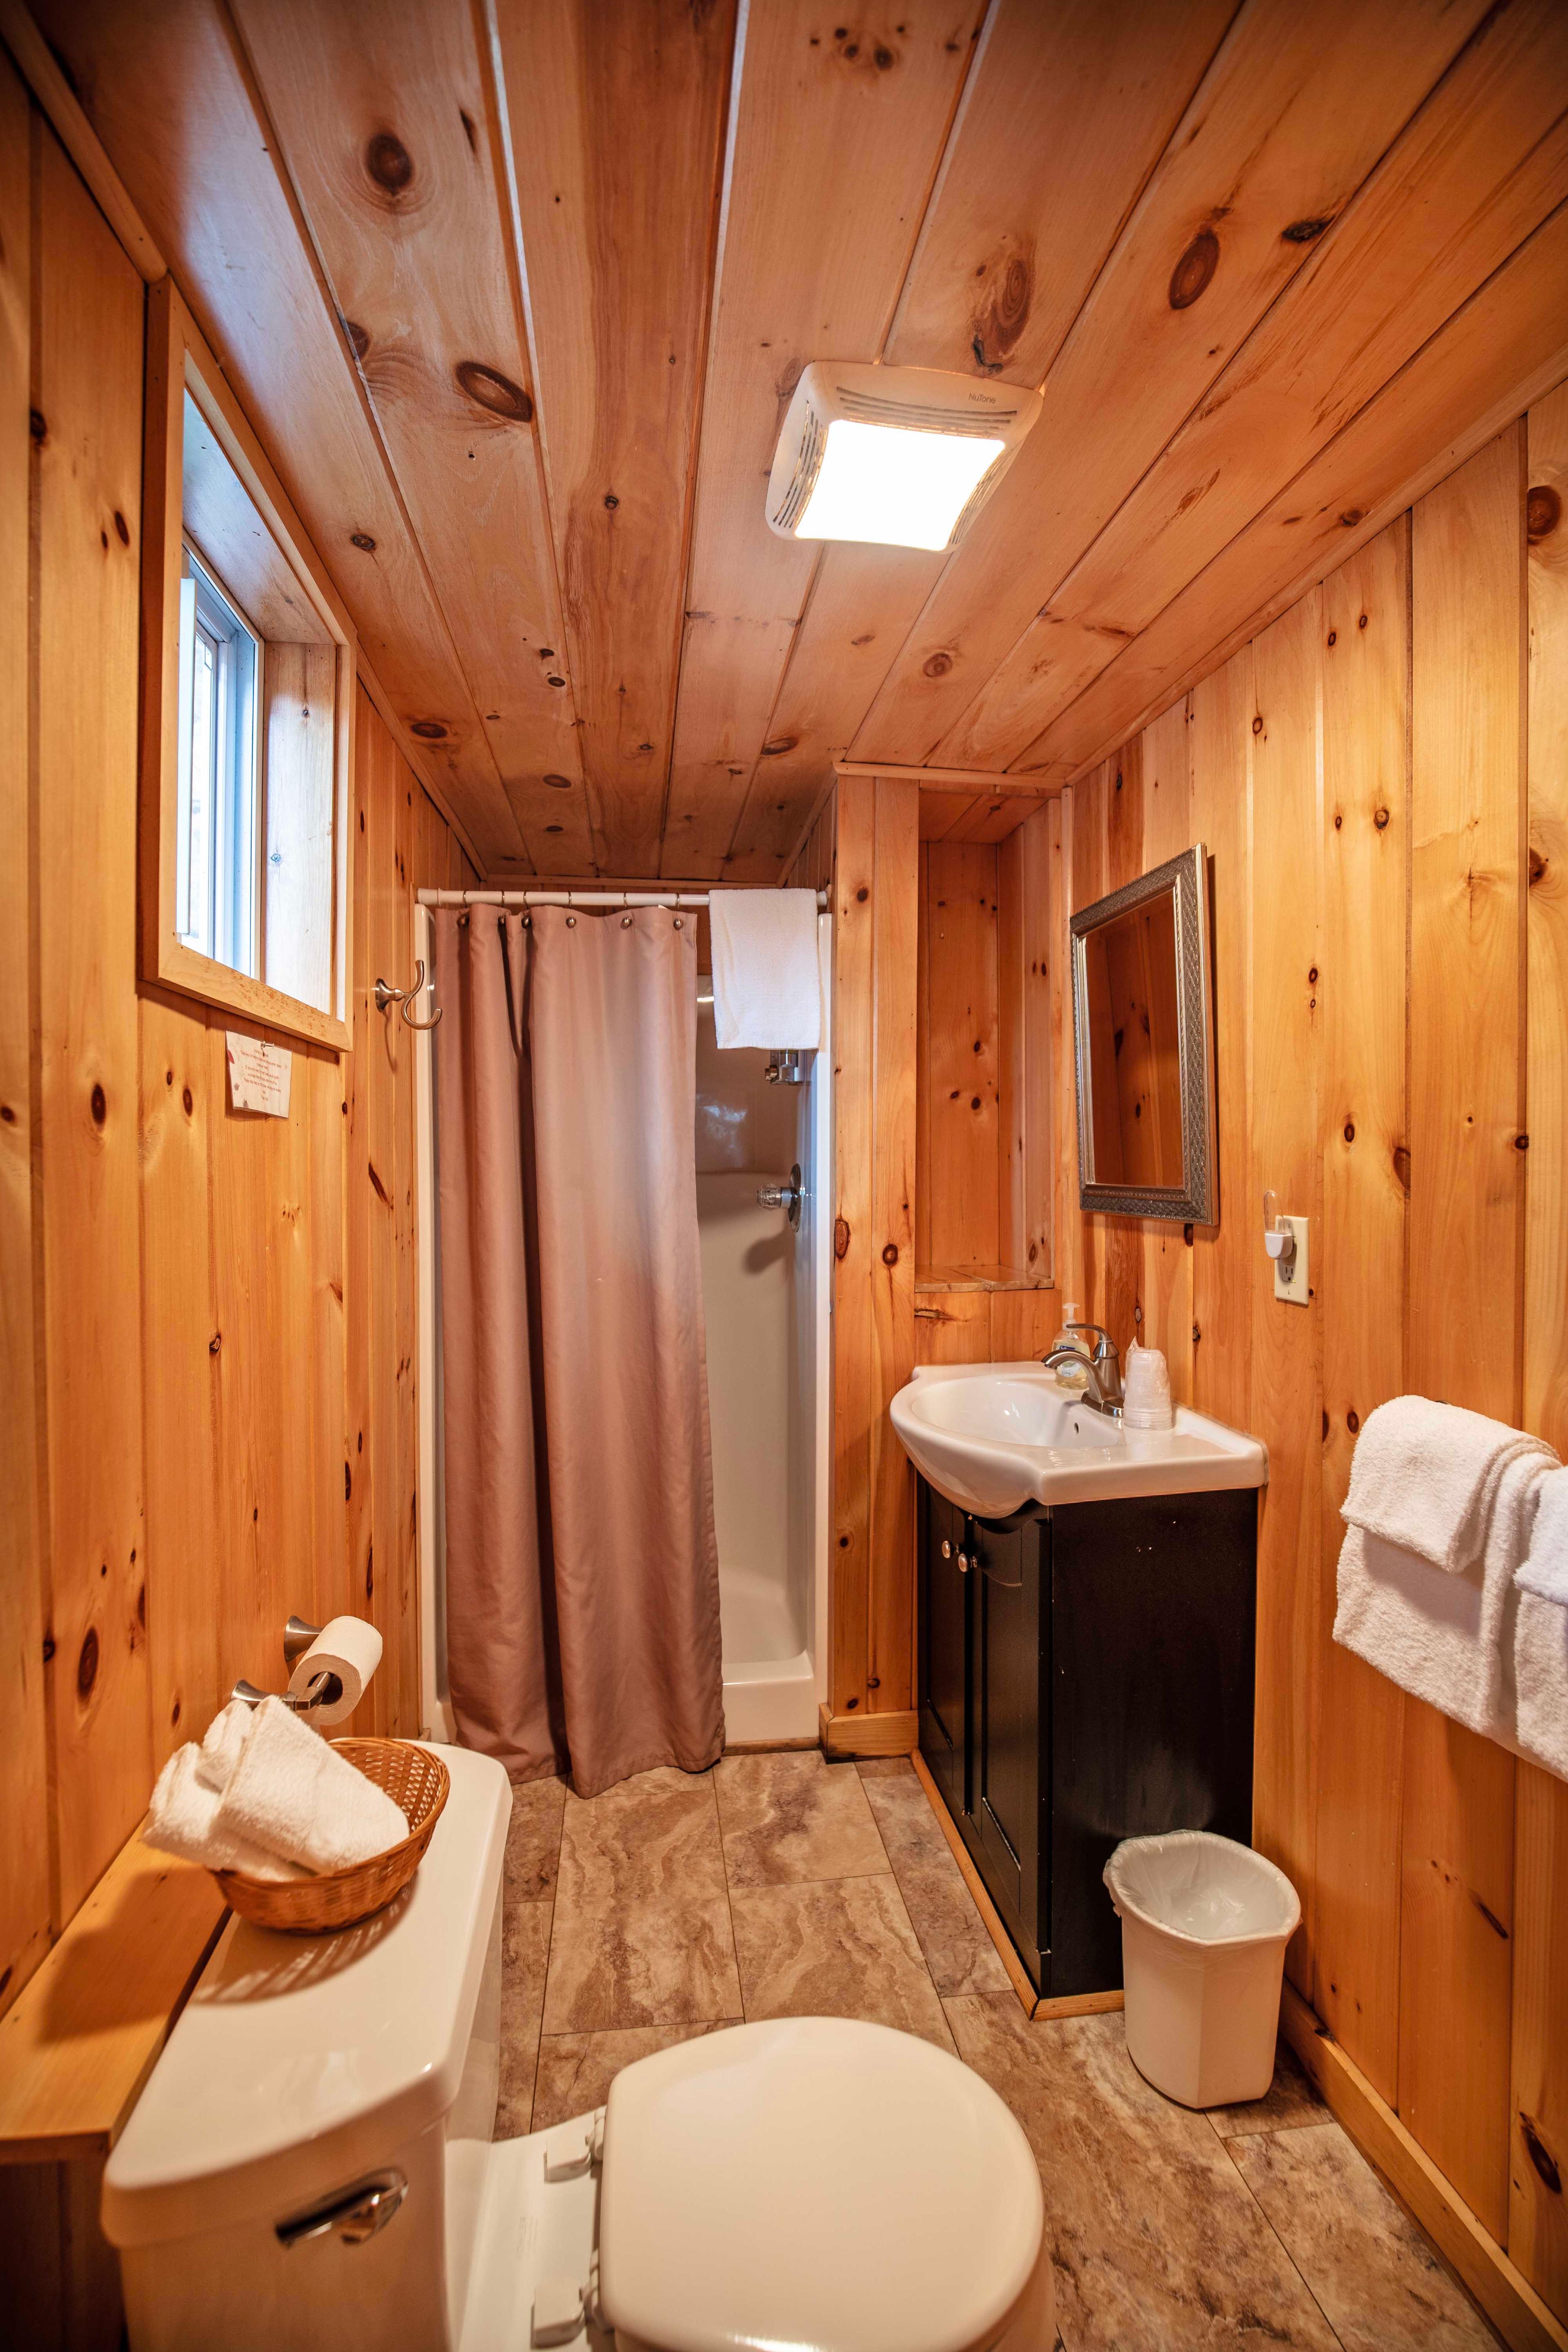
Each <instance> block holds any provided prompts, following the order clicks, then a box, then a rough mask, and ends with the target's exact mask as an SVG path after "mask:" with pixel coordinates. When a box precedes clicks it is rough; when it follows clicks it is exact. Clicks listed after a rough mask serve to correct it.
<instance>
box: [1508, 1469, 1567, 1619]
mask: <svg viewBox="0 0 1568 2352" xmlns="http://www.w3.org/2000/svg"><path fill="white" fill-rule="evenodd" d="M1518 1583H1519V1589H1520V1591H1521V1592H1529V1593H1533V1594H1534V1596H1535V1598H1536V1599H1537V1600H1538V1601H1554V1602H1555V1603H1556V1605H1557V1607H1558V1608H1559V1609H1568V1470H1554V1471H1552V1473H1551V1475H1549V1476H1548V1477H1546V1478H1543V1479H1542V1482H1541V1502H1540V1505H1539V1507H1538V1508H1537V1510H1536V1514H1535V1528H1534V1532H1533V1533H1532V1534H1531V1538H1530V1557H1529V1558H1528V1559H1525V1560H1522V1561H1521V1563H1520V1570H1519V1577H1518Z"/></svg>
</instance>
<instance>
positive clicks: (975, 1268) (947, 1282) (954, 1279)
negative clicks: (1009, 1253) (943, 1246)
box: [915, 1265, 1056, 1297]
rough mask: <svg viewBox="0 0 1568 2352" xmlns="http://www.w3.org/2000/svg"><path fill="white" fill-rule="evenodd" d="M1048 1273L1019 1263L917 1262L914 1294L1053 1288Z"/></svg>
mask: <svg viewBox="0 0 1568 2352" xmlns="http://www.w3.org/2000/svg"><path fill="white" fill-rule="evenodd" d="M1055 1288H1056V1285H1055V1283H1054V1282H1053V1281H1052V1280H1051V1277H1050V1276H1049V1275H1048V1274H1030V1273H1028V1272H1027V1271H1026V1268H1025V1267H1023V1266H1021V1265H918V1266H916V1268H915V1294H916V1296H917V1297H919V1295H920V1294H921V1292H922V1291H932V1290H1054V1289H1055Z"/></svg>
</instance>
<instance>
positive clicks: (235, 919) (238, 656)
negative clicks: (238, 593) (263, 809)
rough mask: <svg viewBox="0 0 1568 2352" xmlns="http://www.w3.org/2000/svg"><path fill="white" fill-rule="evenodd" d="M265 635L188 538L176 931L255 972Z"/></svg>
mask: <svg viewBox="0 0 1568 2352" xmlns="http://www.w3.org/2000/svg"><path fill="white" fill-rule="evenodd" d="M260 677H261V640H260V638H259V637H258V635H257V634H256V631H255V630H254V629H253V628H252V627H251V626H250V625H249V623H248V622H247V621H245V620H243V619H242V618H241V616H240V614H238V612H237V610H236V609H235V606H234V604H233V603H232V601H231V600H230V599H229V598H228V597H227V596H226V595H225V594H224V592H223V590H222V589H221V588H220V587H219V586H218V584H217V582H216V580H215V579H214V577H213V575H212V573H211V572H209V571H208V570H207V568H206V566H205V564H204V563H203V562H202V561H201V558H200V557H199V556H198V555H197V554H196V552H195V549H194V548H193V547H192V546H191V544H190V541H188V540H187V541H185V546H184V569H183V572H182V574H181V579H180V797H179V813H178V824H177V843H178V846H177V849H176V853H175V855H176V864H177V871H178V880H177V882H176V885H175V887H176V890H177V892H178V911H177V913H176V915H175V919H174V930H175V935H176V937H177V938H178V939H179V940H180V942H181V944H182V945H183V946H184V947H187V948H190V949H192V950H194V951H195V953H196V954H197V955H202V956H210V957H211V958H212V959H213V961H215V962H216V963H224V964H227V966H228V967H229V969H230V971H243V972H247V973H249V974H250V976H251V977H252V979H254V978H256V977H257V976H258V975H257V969H256V965H257V957H256V930H257V925H256V890H257V856H256V824H257V818H258V814H259V810H260V793H259V789H258V786H259V781H260V780H259V776H258V767H257V727H256V705H257V693H258V688H259V684H260Z"/></svg>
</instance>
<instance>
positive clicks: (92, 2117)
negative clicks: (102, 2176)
mask: <svg viewBox="0 0 1568 2352" xmlns="http://www.w3.org/2000/svg"><path fill="white" fill-rule="evenodd" d="M227 1916H228V1914H227V1909H226V1906H225V1903H224V1899H223V1896H222V1895H220V1894H219V1893H218V1889H217V1883H216V1880H215V1879H214V1878H213V1877H212V1876H211V1875H210V1874H209V1873H208V1872H206V1871H205V1870H202V1869H200V1868H198V1867H197V1865H196V1864H195V1863H189V1862H176V1861H175V1860H174V1857H173V1856H172V1855H170V1854H166V1853H153V1849H152V1848H151V1847H150V1846H146V1845H143V1844H142V1833H141V1830H140V1828H138V1829H137V1831H136V1832H135V1833H134V1834H133V1835H132V1838H131V1840H130V1842H129V1843H127V1844H126V1845H125V1846H124V1847H122V1848H121V1852H120V1853H118V1854H117V1855H116V1856H115V1859H114V1860H113V1862H111V1863H110V1866H109V1868H108V1869H107V1870H106V1871H105V1872H104V1874H103V1876H102V1877H101V1878H100V1880H99V1882H98V1885H96V1886H95V1887H94V1888H93V1890H92V1893H91V1894H90V1895H89V1896H88V1898H87V1901H86V1902H85V1903H84V1904H83V1905H82V1906H81V1908H80V1910H79V1912H78V1913H77V1915H76V1916H75V1918H74V1919H72V1920H71V1922H70V1924H69V1926H68V1927H67V1928H66V1930H65V1932H64V1933H63V1935H62V1936H61V1937H60V1938H59V1940H58V1943H57V1944H56V1945H55V1946H54V1948H53V1949H52V1950H51V1952H50V1953H49V1956H48V1958H47V1959H46V1960H45V1961H44V1962H43V1963H42V1964H41V1966H40V1967H39V1968H38V1969H37V1973H36V1974H35V1975H34V1976H33V1977H32V1978H30V1979H29V1980H28V1982H27V1983H26V1985H25V1986H24V1987H23V1989H22V1990H21V1992H20V1993H18V1995H17V1996H16V2001H15V2003H14V2004H13V2006H12V2007H11V2009H10V2010H8V2011H7V2012H6V2014H5V2017H4V2018H0V2164H46V2163H68V2162H70V2161H72V2160H74V2159H76V2158H82V2157H89V2156H98V2157H101V2156H102V2155H103V2154H104V2153H105V2152H106V2151H107V2150H108V2149H109V2148H110V2147H112V2146H113V2145H114V2142H115V2139H116V2138H117V2137H118V2136H119V2133H120V2130H121V2126H122V2125H123V2123H124V2121H125V2118H126V2116H128V2115H129V2114H130V2112H131V2109H132V2106H133V2105H135V2103H136V2099H137V2096H138V2094H139V2093H140V2091H141V2089H142V2084H144V2083H145V2081H146V2080H147V2077H148V2075H149V2074H151V2073H152V2071H153V2063H154V2062H155V2061H156V2059H157V2056H158V2053H159V2052H160V2051H161V2050H162V2049H163V2044H164V2042H165V2041H166V2040H167V2039H168V2035H169V2029H170V2027H171V2026H172V2025H173V2023H174V2020H175V2018H176V2017H178V2015H179V2013H180V2011H181V2010H182V2009H183V2008H184V2002H185V1997H186V1995H187V1994H188V1992H189V1991H190V1990H191V1987H192V1985H193V1984H194V1983H195V1979H196V1978H197V1976H198V1975H199V1974H200V1972H201V1969H202V1968H203V1965H204V1964H205V1960H206V1957H207V1955H208V1953H209V1952H210V1951H211V1950H212V1948H213V1945H214V1944H215V1943H216V1940H217V1934H218V1930H219V1928H220V1927H222V1926H223V1923H224V1921H225V1919H226V1917H227Z"/></svg>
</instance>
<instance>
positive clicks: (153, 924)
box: [142, 284, 354, 1047]
mask: <svg viewBox="0 0 1568 2352" xmlns="http://www.w3.org/2000/svg"><path fill="white" fill-rule="evenodd" d="M150 305H151V319H150V326H149V337H148V387H147V495H146V540H145V548H146V552H145V571H144V578H143V590H144V601H145V610H144V614H143V661H144V688H145V692H144V698H143V758H142V975H143V977H144V978H146V979H149V980H155V981H157V982H161V983H162V984H163V985H164V986H166V987H173V988H178V989H183V990H184V991H185V992H188V993H190V994H192V995H195V996H199V997H202V998H204V999H205V1001H206V1002H208V1003H216V1004H220V1005H223V1006H225V1007H226V1008H227V1009H229V1010H231V1011H233V1012H236V1013H240V1014H241V1015H247V1016H249V1017H250V1018H252V1019H254V1020H258V1021H262V1022H266V1023H268V1024H270V1025H272V1026H273V1027H276V1028H280V1029H286V1030H292V1031H295V1032H296V1033H298V1034H301V1035H304V1036H307V1037H313V1038H317V1039H320V1040H321V1042H323V1043H325V1044H330V1045H337V1046H339V1047H342V1046H344V1045H347V1044H348V1042H349V1036H350V1031H349V1026H348V1004H347V989H348V913H349V867H350V863H351V846H350V830H349V827H350V800H351V775H352V765H351V758H350V741H349V730H350V715H351V712H352V709H353V677H354V658H353V632H352V629H351V627H350V625H349V622H348V618H347V615H346V614H344V612H343V610H342V605H341V604H339V602H338V599H337V596H336V593H335V591H333V589H332V588H331V584H330V583H328V581H327V580H326V577H325V575H324V573H323V572H321V566H320V563H319V562H318V561H317V559H316V558H315V556H314V553H313V551H312V550H311V549H310V544H309V542H308V541H307V540H306V539H305V537H304V534H303V532H302V530H301V529H300V524H299V522H298V520H297V519H296V518H295V516H294V514H293V510H292V509H291V508H290V507H289V503H288V500H287V499H286V498H285V497H284V494H283V491H282V488H281V487H280V486H279V482H278V479H277V477H276V476H275V475H274V474H273V472H272V470H271V467H269V466H268V462H267V459H266V458H265V457H263V455H262V453H261V451H260V449H259V447H258V445H257V443H256V441H255V439H254V437H253V436H252V435H251V433H250V430H249V427H248V426H247V424H246V422H245V419H244V417H243V416H242V415H240V413H239V410H238V408H237V406H236V404H235V402H234V397H233V394H231V393H230V391H229V389H228V387H227V385H226V383H225V382H224V380H223V378H222V376H221V373H219V371H218V369H217V367H216V363H215V362H213V360H212V357H211V354H210V353H209V352H207V351H206V348H205V344H204V343H203V342H202V341H201V337H200V335H199V333H198V332H197V331H196V329H195V325H194V323H193V322H192V320H191V319H190V316H189V314H188V312H187V311H186V310H185V308H184V304H183V302H182V301H181V300H180V298H179V296H178V294H177V293H175V292H174V289H173V288H172V287H169V286H167V285H166V284H165V285H163V286H158V287H154V288H153V291H152V295H151V297H150Z"/></svg>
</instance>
